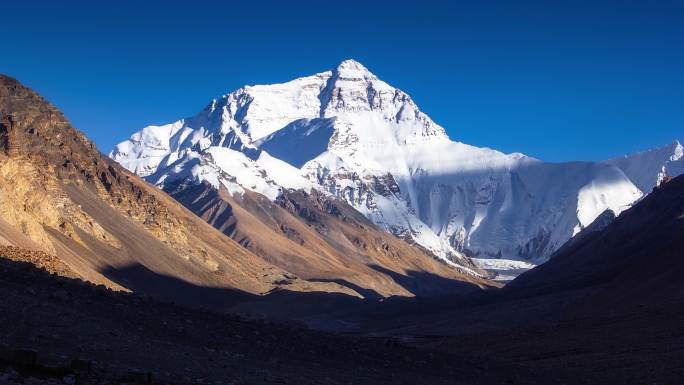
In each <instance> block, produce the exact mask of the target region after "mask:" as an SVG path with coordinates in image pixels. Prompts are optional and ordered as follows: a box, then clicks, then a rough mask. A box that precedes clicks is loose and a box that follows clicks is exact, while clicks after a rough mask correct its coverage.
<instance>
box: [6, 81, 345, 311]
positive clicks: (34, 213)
mask: <svg viewBox="0 0 684 385" xmlns="http://www.w3.org/2000/svg"><path fill="white" fill-rule="evenodd" d="M0 200H1V201H2V202H3V204H2V205H0V242H2V244H6V245H14V246H22V247H27V248H30V249H34V250H40V251H43V252H46V253H48V254H51V255H55V256H57V257H58V258H59V259H60V260H62V261H63V262H64V263H65V264H66V265H67V266H68V267H69V268H70V269H71V270H72V271H73V272H75V273H76V274H78V275H79V276H81V277H83V278H84V279H87V280H89V281H91V282H94V283H101V284H105V285H108V286H110V287H116V288H119V287H126V288H135V289H136V290H141V291H150V292H153V293H165V294H166V295H167V296H169V297H172V298H173V297H174V296H176V295H181V296H183V295H182V293H179V292H178V290H179V287H176V286H173V285H170V284H169V282H167V281H163V280H159V279H154V278H151V277H150V276H149V274H141V273H138V274H132V273H130V272H131V271H138V272H140V271H144V272H154V273H155V275H157V276H158V275H162V276H170V277H175V278H178V279H179V280H182V281H183V282H188V283H191V284H196V285H202V286H210V287H219V288H232V289H235V290H236V291H237V292H244V293H252V294H261V293H266V292H269V291H271V290H273V289H276V288H278V287H281V286H282V284H283V283H285V282H286V283H287V289H288V290H291V291H324V292H325V291H330V292H341V293H347V294H349V295H358V294H357V293H356V292H353V291H352V290H350V289H348V288H346V287H343V286H341V285H338V284H336V283H330V282H305V281H303V280H301V279H298V278H296V277H295V276H294V275H293V274H291V273H289V272H287V271H285V270H283V269H281V268H278V267H277V266H274V265H273V264H271V263H269V262H267V261H265V260H264V259H263V258H262V257H259V256H257V255H255V254H254V253H252V252H250V251H248V250H246V249H245V248H243V247H241V246H240V245H238V244H237V243H235V242H234V241H232V240H231V239H230V238H228V237H225V236H224V235H223V234H222V233H220V232H219V231H217V230H215V229H214V228H212V227H211V226H209V225H207V224H206V223H205V222H204V221H202V220H201V219H199V218H197V217H196V216H195V215H194V214H193V213H191V212H190V211H188V210H186V209H185V208H183V207H182V206H181V205H179V204H178V203H176V202H175V201H174V200H173V199H171V198H169V197H168V196H167V195H166V194H164V193H163V192H161V191H159V190H157V189H156V188H154V187H152V186H150V185H148V184H147V183H146V182H144V181H142V180H141V179H140V178H138V177H137V176H135V175H133V174H131V173H129V172H128V171H126V170H124V169H123V168H122V167H120V166H119V165H117V164H116V163H115V162H113V161H111V160H110V159H108V158H107V157H105V156H103V155H102V154H100V153H99V151H98V150H97V149H96V148H95V146H94V145H93V143H92V142H90V141H89V140H88V139H86V138H85V137H84V136H83V134H82V133H80V132H79V131H78V130H76V129H74V128H73V127H72V126H71V125H70V124H69V122H68V121H67V120H66V119H65V118H64V116H63V115H62V113H61V112H60V111H59V110H57V109H56V108H55V107H54V106H52V105H51V104H49V103H48V102H46V101H45V100H44V99H43V98H42V97H40V96H39V95H38V94H36V93H35V92H33V91H31V90H30V89H28V88H26V87H24V86H23V85H21V84H20V83H19V82H17V81H16V80H15V79H12V78H10V77H7V76H0ZM285 277H289V278H285ZM186 297H187V296H186ZM185 300H187V301H190V302H192V301H200V302H201V301H202V298H196V299H193V298H185ZM232 302H233V300H232V299H230V298H226V304H227V305H226V306H229V304H230V303H232Z"/></svg>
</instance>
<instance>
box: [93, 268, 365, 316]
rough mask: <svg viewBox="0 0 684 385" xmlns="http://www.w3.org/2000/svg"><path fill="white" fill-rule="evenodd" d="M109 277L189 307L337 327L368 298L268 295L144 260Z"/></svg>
mask: <svg viewBox="0 0 684 385" xmlns="http://www.w3.org/2000/svg"><path fill="white" fill-rule="evenodd" d="M100 273H102V274H103V275H104V276H105V277H107V278H108V279H110V280H112V281H113V282H116V283H117V284H119V285H121V286H123V287H125V288H127V289H129V290H131V291H133V292H134V293H137V294H141V295H148V296H152V297H154V298H158V299H160V300H163V301H168V302H172V303H178V304H181V305H183V306H187V307H194V308H205V309H208V310H212V311H218V312H230V313H243V314H251V315H256V316H261V317H266V318H270V319H277V320H287V321H300V322H304V323H306V324H308V325H310V326H311V325H316V326H320V327H322V328H326V329H335V328H336V326H335V319H336V318H338V317H340V316H341V315H342V314H346V313H350V312H357V311H359V310H360V309H362V308H364V306H362V305H365V303H366V302H368V303H369V304H371V301H366V300H363V299H360V298H357V297H352V296H350V295H347V294H342V293H329V292H299V291H291V290H287V289H286V286H283V287H282V288H277V289H275V290H273V291H271V292H269V293H268V294H266V295H257V294H252V293H247V292H244V291H241V290H238V289H233V288H223V287H206V286H198V285H195V284H193V283H190V282H187V281H184V280H182V279H179V278H176V277H172V276H167V275H164V274H159V273H156V272H154V271H152V270H150V269H148V268H147V267H145V266H143V265H140V264H133V265H129V266H125V267H121V268H115V267H109V268H107V269H103V270H101V271H100Z"/></svg>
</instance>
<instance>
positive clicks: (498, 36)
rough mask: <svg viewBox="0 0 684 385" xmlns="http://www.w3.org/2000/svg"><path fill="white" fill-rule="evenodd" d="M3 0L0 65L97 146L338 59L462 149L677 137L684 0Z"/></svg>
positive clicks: (552, 155)
mask: <svg viewBox="0 0 684 385" xmlns="http://www.w3.org/2000/svg"><path fill="white" fill-rule="evenodd" d="M2 3H3V4H2V7H1V12H2V18H1V19H2V20H1V21H0V42H1V44H0V72H1V73H5V74H9V75H12V76H15V77H17V78H18V79H19V80H21V81H23V82H24V83H25V84H27V85H29V86H31V87H33V88H35V89H36V90H38V91H39V92H40V93H42V94H43V95H44V96H46V97H47V98H48V99H49V100H51V101H52V102H53V103H55V104H56V105H57V106H58V107H60V108H62V109H63V110H64V111H65V113H66V115H67V116H68V117H69V118H70V119H71V121H72V122H73V123H74V125H75V126H76V127H78V128H80V129H81V130H83V131H84V132H85V133H86V134H87V135H88V136H89V137H91V138H92V139H94V140H95V142H96V143H97V145H98V147H99V148H100V149H101V150H102V151H104V152H107V151H109V149H110V148H111V147H112V145H113V144H114V143H116V142H118V141H120V140H122V139H124V138H126V137H128V135H130V133H132V132H133V131H135V130H138V129H139V128H141V127H143V126H145V125H148V124H160V123H167V122H171V121H174V120H176V119H179V118H182V117H186V116H191V115H193V114H195V113H196V112H198V111H199V110H200V109H201V108H202V107H204V106H205V105H206V104H207V103H208V102H209V101H210V100H211V98H213V97H217V96H219V95H222V94H225V93H227V92H229V91H232V90H233V89H235V88H238V87H240V86H242V85H245V84H262V83H273V82H281V81H286V80H289V79H292V78H295V77H299V76H303V75H308V74H312V73H315V72H318V71H322V70H326V69H328V68H331V67H333V66H334V65H335V64H337V63H338V62H339V61H341V60H343V59H345V58H354V59H356V60H358V61H360V62H362V63H363V64H365V65H366V66H367V67H368V68H369V69H370V70H371V71H373V72H374V73H375V74H376V75H378V76H379V77H380V78H382V79H383V80H385V81H387V82H388V83H390V84H392V85H394V86H396V87H399V88H401V89H403V90H404V91H406V92H408V93H409V94H410V95H411V96H412V97H413V99H414V100H415V101H416V102H417V103H418V105H419V106H420V107H421V109H422V110H423V111H425V112H426V113H427V114H428V115H430V116H431V117H432V118H433V119H434V120H435V121H436V122H437V123H439V124H440V125H442V126H444V127H445V128H446V129H447V131H448V132H449V135H450V136H451V137H452V138H453V139H455V140H459V141H462V142H466V143H469V144H474V145H478V146H488V147H492V148H496V149H499V150H502V151H505V152H513V151H520V152H524V153H527V154H529V155H532V156H536V157H539V158H541V159H545V160H550V161H563V160H575V159H587V160H598V159H603V158H608V157H612V156H615V155H619V154H623V153H626V152H631V151H635V150H639V149H646V148H650V147H654V146H660V145H664V144H667V143H669V142H671V141H672V140H673V139H675V138H678V139H680V140H682V139H684V135H683V134H684V1H666V0H663V1H600V0H594V1H580V0H577V1H567V2H566V1H524V0H520V1H510V0H509V1H468V2H456V1H454V2H450V3H448V2H446V1H445V2H433V1H429V0H422V1H411V2H408V1H407V2H403V1H387V2H381V1H351V0H339V1H316V2H313V1H299V2H298V1H273V2H269V1H259V0H244V1H221V2H219V1H216V2H208V1H201V0H192V1H187V2H184V3H180V2H178V3H176V2H170V1H167V2H151V1H142V0H139V1H135V2H133V1H130V2H129V1H125V0H124V1H107V2H104V1H103V2H99V1H88V2H71V3H70V5H56V4H51V3H58V2H48V1H45V2H41V1H4V0H3V1H2ZM102 4H106V5H102Z"/></svg>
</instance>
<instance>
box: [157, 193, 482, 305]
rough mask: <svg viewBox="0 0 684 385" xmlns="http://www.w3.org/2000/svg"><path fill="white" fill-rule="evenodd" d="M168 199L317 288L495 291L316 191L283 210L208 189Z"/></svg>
mask: <svg viewBox="0 0 684 385" xmlns="http://www.w3.org/2000/svg"><path fill="white" fill-rule="evenodd" d="M168 192H169V193H170V194H171V196H173V197H174V198H176V199H177V200H178V201H179V202H181V203H183V204H184V205H185V206H186V207H188V208H189V209H190V210H192V211H193V212H195V213H196V214H197V215H199V216H200V217H202V218H203V219H205V220H206V221H207V222H209V223H210V224H212V225H213V226H215V227H216V228H218V229H219V230H221V231H222V232H224V233H225V234H227V235H229V236H231V237H232V238H233V239H234V240H236V241H237V242H239V243H240V244H241V245H243V246H244V247H246V248H247V249H249V250H251V251H252V252H254V253H255V254H257V255H260V256H262V257H263V258H264V259H266V260H268V261H269V262H271V263H273V264H274V265H276V266H279V267H281V268H283V269H285V270H288V271H291V272H293V273H295V274H297V275H298V276H300V277H302V278H305V279H309V280H314V281H332V282H338V283H340V284H342V285H345V286H347V287H349V288H353V289H354V290H356V291H357V292H359V293H361V294H362V295H364V296H366V297H368V296H376V297H377V296H391V295H401V296H414V295H418V296H424V295H443V294H449V293H458V292H467V291H471V290H476V289H478V288H479V287H486V286H489V285H491V283H489V282H488V281H486V280H483V279H477V278H474V277H472V276H469V275H466V274H463V273H462V272H459V271H458V270H456V269H454V268H452V267H449V266H447V265H446V264H445V263H443V262H440V261H438V260H437V259H436V258H435V257H434V256H432V255H430V254H428V253H427V252H426V251H424V250H422V249H420V248H418V247H416V246H411V245H409V244H407V243H406V242H404V241H402V240H400V239H398V238H396V237H394V236H392V235H390V234H388V233H386V232H384V231H382V230H381V229H379V228H377V226H375V225H374V224H373V223H371V222H370V221H369V220H367V219H366V218H365V217H364V216H363V215H361V214H360V213H359V212H358V211H356V210H354V209H353V208H352V207H350V206H349V205H347V204H346V203H344V202H342V201H340V200H338V199H335V198H332V197H328V196H325V195H323V194H320V193H318V192H316V191H315V190H313V191H312V192H311V193H305V192H303V191H285V192H284V193H283V195H282V196H281V197H280V198H278V200H277V201H276V202H271V201H269V200H268V199H267V198H266V197H264V196H262V195H260V194H257V193H253V192H245V193H243V194H235V195H233V196H231V195H230V194H229V193H228V192H227V191H225V190H224V189H221V190H216V189H215V188H214V187H212V186H211V185H208V184H203V185H177V186H174V187H172V188H168Z"/></svg>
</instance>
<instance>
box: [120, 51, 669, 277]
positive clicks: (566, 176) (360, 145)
mask: <svg viewBox="0 0 684 385" xmlns="http://www.w3.org/2000/svg"><path fill="white" fill-rule="evenodd" d="M110 156H111V157H112V158H113V159H114V160H116V161H118V162H119V163H121V164H122V165H123V166H124V167H126V168H128V169H129V170H131V171H133V172H135V173H137V174H139V175H141V176H144V177H146V178H147V180H148V181H150V182H151V183H154V184H156V185H158V186H160V187H162V188H170V186H175V185H178V184H179V183H180V182H183V183H188V182H191V183H200V182H202V181H206V182H209V183H211V184H212V185H213V186H215V187H216V188H219V187H221V186H223V187H225V188H227V190H228V191H230V192H232V193H239V192H240V191H242V190H244V189H247V190H252V191H256V192H259V193H262V194H264V195H265V196H267V197H268V198H269V199H271V200H275V199H277V196H278V195H279V194H280V191H281V190H280V189H283V188H287V189H290V188H292V189H302V188H303V189H305V190H308V189H316V190H319V191H322V192H324V193H327V194H331V195H334V196H337V197H339V198H341V199H344V200H345V201H346V202H348V203H349V204H351V205H352V206H353V207H354V208H356V209H357V210H358V211H360V212H361V213H363V214H364V215H365V216H366V217H368V218H369V219H370V220H371V221H373V222H374V223H376V224H377V225H379V226H380V227H382V228H383V229H385V230H387V231H389V232H391V233H393V234H395V235H397V236H399V237H402V238H404V239H406V240H407V241H409V242H416V243H418V244H419V245H421V246H423V247H425V248H426V249H428V250H429V251H431V252H432V253H434V254H435V255H437V256H439V257H441V258H443V259H444V260H446V261H449V262H450V263H455V264H459V265H462V266H467V265H469V263H470V262H469V260H467V259H466V258H465V257H464V255H468V256H471V257H477V259H474V260H475V261H481V259H484V258H499V259H509V260H518V261H519V260H526V261H531V262H533V263H539V262H542V261H544V260H545V259H547V258H548V256H549V255H550V254H551V253H552V252H553V251H555V250H556V249H557V248H558V247H560V246H561V245H562V244H563V243H564V242H566V241H567V240H568V239H569V238H571V237H572V236H573V235H574V234H576V233H577V232H579V231H580V230H581V229H582V228H584V227H586V226H588V225H589V224H591V222H592V221H593V220H594V219H595V218H596V217H597V216H599V215H600V214H601V213H602V212H604V211H605V210H607V209H610V210H612V211H614V212H615V213H619V212H621V211H622V210H624V209H625V208H627V207H629V206H630V205H631V204H632V203H633V202H634V201H636V200H638V199H639V198H640V197H641V196H642V195H643V193H642V190H643V189H640V188H638V187H637V186H635V184H634V183H632V181H630V172H631V169H630V168H629V167H627V166H623V165H622V164H618V163H616V162H614V161H610V162H606V163H593V162H572V163H557V164H555V163H545V162H542V161H540V160H537V159H534V158H531V157H528V156H525V155H523V154H518V153H514V154H503V153H501V152H498V151H495V150H492V149H488V148H477V147H473V146H469V145H467V144H463V143H460V142H455V141H452V140H451V139H450V138H449V137H448V136H447V134H446V132H445V130H444V129H443V128H442V127H440V126H439V125H437V124H436V123H434V122H433V121H432V120H431V119H430V118H429V117H428V116H427V115H426V114H424V113H423V112H421V111H420V109H419V108H418V106H417V105H416V104H415V103H414V102H413V100H412V99H411V98H410V97H409V96H408V95H407V94H406V93H404V92H402V91H401V90H399V89H396V88H394V87H392V86H390V85H388V84H387V83H385V82H383V81H382V80H380V79H378V78H377V77H376V76H375V75H374V74H372V73H371V72H370V71H369V70H368V69H366V68H365V67H364V66H363V65H361V64H359V63H358V62H355V61H353V60H345V61H343V62H342V63H340V64H339V65H338V66H337V67H336V68H334V69H333V70H330V71H326V72H322V73H318V74H315V75H312V76H308V77H304V78H300V79H296V80H293V81H290V82H287V83H283V84H275V85H264V86H246V87H243V88H241V89H238V90H236V91H234V92H232V93H229V94H227V95H225V96H223V97H222V98H220V99H218V100H213V101H212V102H211V103H210V104H209V105H208V106H207V107H206V108H205V109H204V110H202V111H201V112H200V113H199V114H197V115H196V116H194V117H192V118H189V119H182V120H179V121H177V122H175V123H172V124H167V125H163V126H149V127H145V128H143V129H142V130H141V131H139V132H137V133H135V134H133V135H132V136H131V137H130V139H128V140H126V141H124V142H122V143H120V144H118V145H117V146H116V147H115V149H114V150H113V151H112V152H111V153H110ZM680 158H681V146H680ZM677 159H679V158H677ZM671 161H672V162H674V161H675V160H671ZM637 163H638V162H637ZM668 164H669V163H668ZM645 172H646V171H645ZM637 183H641V180H639V181H638V182H637ZM648 191H650V190H648ZM481 264H482V265H483V266H484V267H487V266H490V265H492V264H491V263H487V261H483V262H481ZM509 265H510V266H515V268H516V269H518V268H521V267H522V268H527V267H529V266H531V265H529V264H524V266H523V264H520V263H504V264H503V265H502V264H498V265H497V266H509Z"/></svg>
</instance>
